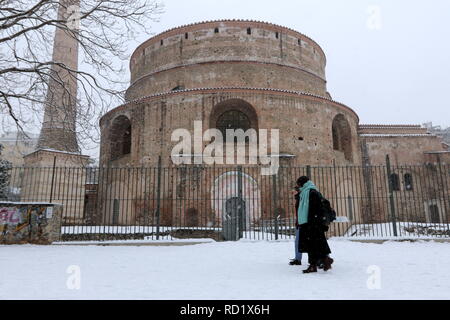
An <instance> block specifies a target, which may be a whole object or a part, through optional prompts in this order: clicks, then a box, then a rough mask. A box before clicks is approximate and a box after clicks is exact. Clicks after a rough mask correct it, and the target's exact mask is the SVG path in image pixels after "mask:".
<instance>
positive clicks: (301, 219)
mask: <svg viewBox="0 0 450 320" xmlns="http://www.w3.org/2000/svg"><path fill="white" fill-rule="evenodd" d="M311 189H314V190H318V189H317V187H316V186H315V185H314V183H313V182H312V181H311V180H309V181H308V182H306V183H305V184H304V185H303V187H301V188H300V191H301V193H300V203H299V206H298V224H305V223H307V222H308V212H309V191H310V190H311Z"/></svg>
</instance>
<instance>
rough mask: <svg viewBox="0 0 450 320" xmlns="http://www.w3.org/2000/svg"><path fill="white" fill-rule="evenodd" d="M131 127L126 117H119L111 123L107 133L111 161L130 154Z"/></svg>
mask: <svg viewBox="0 0 450 320" xmlns="http://www.w3.org/2000/svg"><path fill="white" fill-rule="evenodd" d="M131 133H132V125H131V121H130V119H128V117H127V116H124V115H120V116H118V117H116V118H115V119H114V120H113V121H112V125H111V128H110V133H109V141H110V142H111V160H115V159H118V158H120V157H122V156H124V155H127V154H130V153H131Z"/></svg>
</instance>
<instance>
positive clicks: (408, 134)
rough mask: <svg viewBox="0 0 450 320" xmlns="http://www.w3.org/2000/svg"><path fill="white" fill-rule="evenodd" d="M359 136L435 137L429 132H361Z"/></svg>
mask: <svg viewBox="0 0 450 320" xmlns="http://www.w3.org/2000/svg"><path fill="white" fill-rule="evenodd" d="M359 136H360V137H373V138H382V137H436V135H434V134H429V133H422V134H421V133H363V134H360V135H359Z"/></svg>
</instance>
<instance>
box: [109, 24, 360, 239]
mask: <svg viewBox="0 0 450 320" xmlns="http://www.w3.org/2000/svg"><path fill="white" fill-rule="evenodd" d="M325 65H326V58H325V54H324V52H323V50H322V49H321V48H320V46H319V45H318V44H317V43H316V42H314V41H313V40H312V39H310V38H308V37H307V36H305V35H303V34H301V33H299V32H297V31H294V30H291V29H288V28H285V27H282V26H278V25H274V24H270V23H263V22H255V21H236V20H225V21H213V22H204V23H197V24H192V25H187V26H182V27H178V28H175V29H172V30H169V31H166V32H164V33H161V34H159V35H157V36H155V37H153V38H151V39H149V40H147V41H146V42H144V43H143V44H141V45H140V46H139V47H138V48H137V49H136V50H135V52H134V53H133V55H132V57H131V61H130V70H131V84H130V87H129V88H128V90H127V92H126V103H125V104H123V105H121V106H119V107H117V108H115V109H113V110H111V111H109V112H108V113H107V114H105V115H104V116H103V117H102V119H101V121H100V127H101V154H100V163H101V165H102V166H103V167H118V168H122V169H118V171H115V172H114V174H110V173H108V174H105V176H104V177H103V178H102V179H103V184H102V185H103V191H101V192H100V193H101V194H102V195H101V197H100V198H101V199H100V204H101V207H102V211H103V222H105V223H112V224H127V223H130V221H133V223H134V224H136V221H139V222H138V223H139V224H140V223H142V224H144V225H148V224H150V225H155V224H159V223H161V224H162V225H168V226H172V225H183V226H209V227H210V226H220V227H221V228H222V229H221V230H224V231H223V232H224V234H228V233H229V232H231V235H230V234H228V236H224V237H225V238H228V239H235V238H236V237H239V236H242V232H243V230H249V228H250V227H251V226H254V225H255V224H260V223H262V222H261V221H264V220H267V219H269V220H270V219H272V218H273V216H274V215H276V216H280V217H285V218H288V217H291V213H292V212H290V211H292V208H291V205H292V204H291V203H290V202H289V201H290V200H291V197H290V196H289V194H288V189H289V188H290V187H291V186H292V184H293V183H294V181H295V179H296V178H297V177H296V175H300V174H301V173H302V172H300V171H298V172H294V171H290V172H288V171H283V169H280V171H279V174H278V175H277V179H278V180H277V182H276V183H275V182H273V181H272V180H270V179H271V178H267V177H266V178H264V177H262V176H261V175H260V173H259V171H257V170H253V171H252V170H247V171H245V169H244V172H240V171H239V170H237V169H236V167H234V168H230V167H227V166H226V165H224V164H223V165H220V164H219V165H217V166H215V168H216V169H217V168H218V171H213V170H208V165H204V164H203V165H202V166H198V165H191V166H189V165H186V166H176V165H174V163H173V161H172V158H171V151H172V148H173V147H174V146H175V145H176V142H173V141H172V140H171V137H172V133H173V132H174V131H175V130H176V129H180V128H183V129H187V130H188V131H190V132H194V122H195V121H201V123H202V131H203V132H204V131H205V130H207V129H210V128H217V129H219V130H221V131H222V132H225V130H224V129H244V131H245V130H248V129H255V130H258V129H268V130H271V129H278V130H279V149H278V152H275V153H274V152H273V150H272V149H271V148H270V146H269V150H268V152H269V154H272V155H276V156H280V164H281V165H282V166H284V167H289V166H292V165H294V164H295V165H322V166H331V165H349V164H360V163H361V155H360V148H359V147H358V133H357V130H358V122H359V119H358V116H357V114H356V113H355V112H354V111H353V110H352V109H350V108H349V107H347V106H345V105H343V104H342V103H339V102H336V101H333V100H332V99H331V96H330V94H329V93H328V92H327V88H326V78H325ZM259 142H260V141H259V140H258V144H259ZM202 143H203V147H205V146H207V145H208V144H209V143H208V142H202ZM193 149H194V147H193ZM193 149H192V150H191V154H188V155H187V156H189V157H190V156H192V157H196V155H197V151H196V150H193ZM159 158H161V162H162V163H161V166H162V167H163V168H164V169H167V170H168V171H164V172H163V174H162V177H161V179H162V180H161V181H159V180H158V179H159V178H158V177H157V176H156V173H155V172H156V171H155V172H154V171H152V170H154V169H155V167H157V165H158V161H159ZM124 167H126V168H127V167H128V168H130V170H131V171H126V172H123V171H121V170H123V168H124ZM133 168H134V169H133ZM136 168H150V171H142V170H146V169H138V170H137V171H136V170H135V169H136ZM209 168H211V166H210V167H209ZM253 169H254V168H253ZM133 170H135V171H133ZM139 170H140V171H139ZM142 172H144V173H142ZM305 173H306V172H305ZM353 180H354V179H353ZM158 181H159V182H158ZM351 183H352V178H351V177H350V178H347V179H345V180H343V181H339V183H338V184H334V185H333V186H330V187H329V188H328V191H329V192H331V191H332V190H333V192H338V191H337V190H341V189H342V190H344V189H345V190H349V189H350V188H349V187H348V186H349V185H350V184H351ZM158 185H160V186H161V187H158ZM275 187H276V188H278V189H276V190H275V189H274V188H275ZM324 188H325V187H324ZM281 189H283V191H281ZM155 190H160V192H161V193H163V195H158V194H156V193H155V192H156V191H155ZM276 193H277V194H279V195H277V197H278V198H277V199H274V198H273V195H274V194H276ZM347 193H348V192H347ZM346 197H347V196H345V195H344V196H343V197H342V199H344V200H342V201H348V199H347V198H346ZM357 198H358V195H357V194H354V199H357ZM155 199H163V200H162V201H161V202H160V203H158V202H157V201H155ZM288 202H289V203H288ZM359 207H360V203H359V202H358V200H356V201H354V210H353V211H354V214H355V215H357V214H358V212H359ZM236 208H241V209H240V210H242V211H239V210H237V209H236ZM155 212H158V214H157V216H155V214H154V213H155ZM152 215H153V216H152ZM150 216H151V217H150ZM225 216H227V217H230V216H231V217H232V218H231V220H229V219H228V218H225ZM233 217H235V218H236V217H237V218H236V219H238V220H239V221H240V222H239V225H240V227H239V228H238V229H236V228H234V227H232V226H231V227H230V224H229V221H233V219H234V218H233ZM291 218H292V217H291ZM227 219H228V220H227ZM156 220H158V221H156ZM226 221H228V222H226ZM290 223H292V222H290ZM227 230H228V231H227ZM229 230H232V231H229ZM233 230H234V231H233ZM236 230H239V232H240V235H239V232H236Z"/></svg>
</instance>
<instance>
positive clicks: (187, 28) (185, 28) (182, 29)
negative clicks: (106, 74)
mask: <svg viewBox="0 0 450 320" xmlns="http://www.w3.org/2000/svg"><path fill="white" fill-rule="evenodd" d="M218 23H227V24H231V25H236V26H238V25H242V24H245V26H247V27H254V28H258V27H259V28H264V29H268V30H273V31H282V30H284V31H287V32H288V33H290V34H293V35H295V36H297V37H298V38H302V39H306V40H308V41H311V42H312V43H313V45H314V46H316V47H317V48H318V49H319V50H320V52H321V53H322V55H323V57H324V61H325V64H326V55H325V52H324V51H323V49H322V48H321V47H320V45H319V44H318V43H317V42H315V41H314V40H313V39H311V38H310V37H308V36H306V35H304V34H303V33H301V32H299V31H296V30H294V29H291V28H288V27H284V26H281V25H278V24H274V23H270V22H265V21H258V20H245V19H223V20H210V21H202V22H195V23H190V24H186V25H182V26H178V27H174V28H171V29H168V30H166V31H164V32H161V33H159V34H157V35H156V36H153V37H151V38H149V39H148V40H146V41H144V42H143V43H141V44H140V45H139V46H138V47H137V48H136V49H135V50H134V52H133V53H132V54H131V58H130V67H131V63H132V61H133V59H134V58H135V56H136V55H138V54H139V52H140V51H141V50H143V48H146V47H148V46H149V45H151V44H153V43H157V42H159V41H161V40H162V39H164V38H167V37H170V36H175V35H177V34H180V33H186V32H191V31H195V30H197V29H199V28H198V27H200V26H205V27H208V28H214V27H217V24H218Z"/></svg>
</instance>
